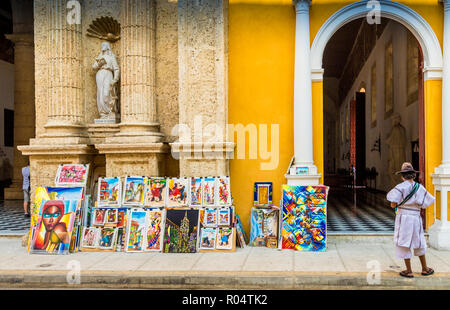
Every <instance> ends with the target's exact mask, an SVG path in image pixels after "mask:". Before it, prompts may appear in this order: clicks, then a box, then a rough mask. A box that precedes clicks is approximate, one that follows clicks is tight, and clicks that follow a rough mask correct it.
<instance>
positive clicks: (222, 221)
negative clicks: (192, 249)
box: [217, 208, 230, 226]
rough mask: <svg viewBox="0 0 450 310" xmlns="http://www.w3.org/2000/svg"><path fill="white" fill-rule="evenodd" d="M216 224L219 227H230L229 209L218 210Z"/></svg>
mask: <svg viewBox="0 0 450 310" xmlns="http://www.w3.org/2000/svg"><path fill="white" fill-rule="evenodd" d="M217 212H218V214H219V217H218V224H217V225H219V226H230V208H223V209H219V210H218V211H217Z"/></svg>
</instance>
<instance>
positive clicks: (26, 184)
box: [22, 161, 30, 217]
mask: <svg viewBox="0 0 450 310" xmlns="http://www.w3.org/2000/svg"><path fill="white" fill-rule="evenodd" d="M22 176H23V185H22V189H23V210H24V211H25V217H30V212H29V205H30V162H29V161H28V162H27V165H26V166H25V167H23V168H22Z"/></svg>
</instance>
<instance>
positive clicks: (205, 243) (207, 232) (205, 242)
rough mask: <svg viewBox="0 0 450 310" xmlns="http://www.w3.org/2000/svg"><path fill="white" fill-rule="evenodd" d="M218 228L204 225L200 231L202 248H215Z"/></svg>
mask: <svg viewBox="0 0 450 310" xmlns="http://www.w3.org/2000/svg"><path fill="white" fill-rule="evenodd" d="M216 234H217V228H212V227H203V228H202V229H201V232H200V249H202V250H214V248H215V246H216Z"/></svg>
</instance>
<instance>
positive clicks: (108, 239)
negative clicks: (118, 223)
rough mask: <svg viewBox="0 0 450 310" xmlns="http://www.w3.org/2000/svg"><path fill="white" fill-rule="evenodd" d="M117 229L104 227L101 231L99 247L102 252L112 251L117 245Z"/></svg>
mask: <svg viewBox="0 0 450 310" xmlns="http://www.w3.org/2000/svg"><path fill="white" fill-rule="evenodd" d="M116 237H117V228H114V227H104V228H100V229H99V238H98V247H99V248H100V249H102V250H112V249H113V248H114V246H115V244H116Z"/></svg>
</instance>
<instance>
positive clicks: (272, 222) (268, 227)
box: [263, 209, 279, 237]
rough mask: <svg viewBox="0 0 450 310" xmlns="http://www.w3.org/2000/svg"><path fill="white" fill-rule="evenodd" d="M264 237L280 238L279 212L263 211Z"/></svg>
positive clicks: (273, 210)
mask: <svg viewBox="0 0 450 310" xmlns="http://www.w3.org/2000/svg"><path fill="white" fill-rule="evenodd" d="M263 211H264V219H263V235H264V237H278V222H279V220H278V210H276V209H272V210H263Z"/></svg>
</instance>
